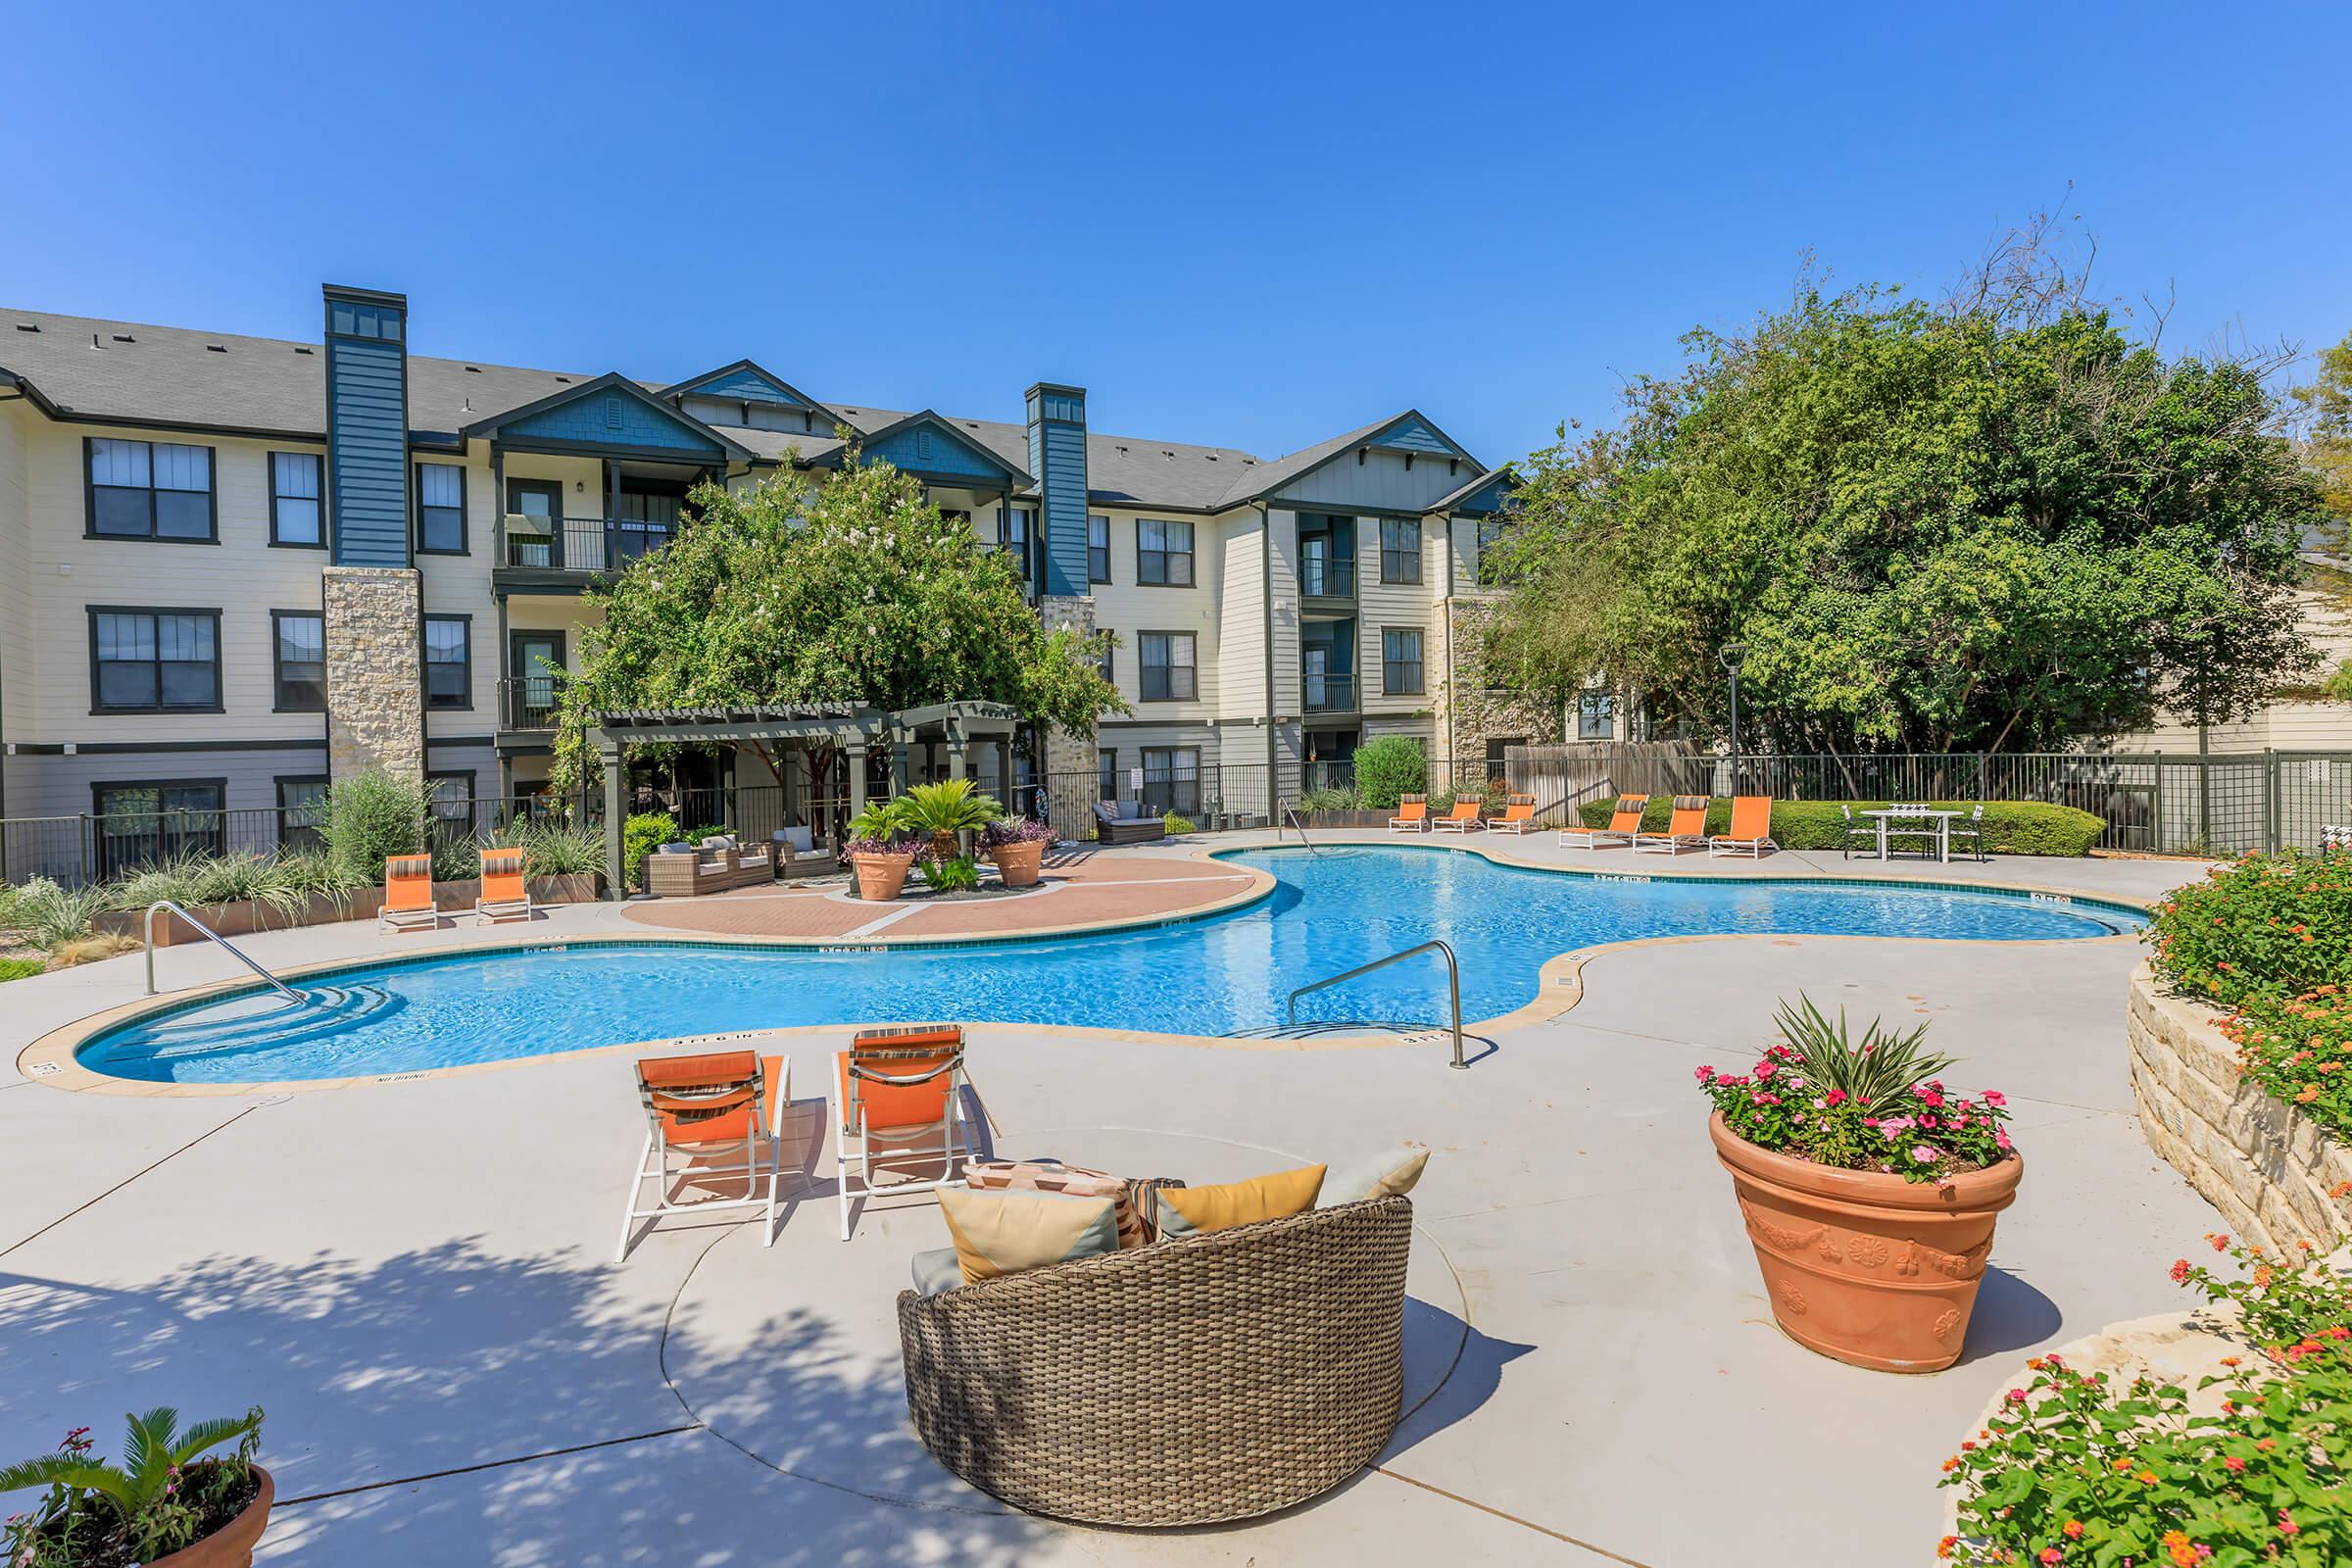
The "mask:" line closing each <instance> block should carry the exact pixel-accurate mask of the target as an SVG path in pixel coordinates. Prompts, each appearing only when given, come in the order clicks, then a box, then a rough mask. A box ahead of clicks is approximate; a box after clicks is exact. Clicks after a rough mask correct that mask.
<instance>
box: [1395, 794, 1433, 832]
mask: <svg viewBox="0 0 2352 1568" xmlns="http://www.w3.org/2000/svg"><path fill="white" fill-rule="evenodd" d="M1389 831H1390V832H1392V833H1426V832H1428V831H1429V797H1428V796H1426V795H1400V796H1398V797H1397V814H1396V815H1395V816H1392V817H1390V818H1389Z"/></svg>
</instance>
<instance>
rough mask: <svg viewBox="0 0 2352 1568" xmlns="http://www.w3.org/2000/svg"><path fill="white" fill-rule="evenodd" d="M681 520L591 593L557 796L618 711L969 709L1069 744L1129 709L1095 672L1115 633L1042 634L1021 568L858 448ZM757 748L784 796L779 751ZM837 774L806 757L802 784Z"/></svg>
mask: <svg viewBox="0 0 2352 1568" xmlns="http://www.w3.org/2000/svg"><path fill="white" fill-rule="evenodd" d="M686 511H687V518H686V522H685V525H684V526H682V527H681V528H680V529H679V530H678V533H677V536H676V537H675V538H674V539H672V540H671V541H670V543H669V544H668V545H667V546H665V547H664V548H663V549H662V550H661V551H660V552H658V553H656V554H653V555H650V556H647V557H645V558H644V559H643V560H640V561H637V562H634V563H632V564H630V565H629V567H628V569H627V570H625V571H624V572H622V573H621V574H620V576H619V577H617V578H616V579H614V581H613V585H612V586H611V588H609V589H608V590H606V591H604V592H601V593H595V594H591V595H590V596H589V600H588V603H589V604H590V606H591V607H592V608H594V609H596V610H599V611H601V612H602V613H603V617H604V618H603V624H602V625H601V626H597V627H595V628H593V629H592V630H590V631H589V632H588V633H587V634H586V635H585V636H584V637H583V638H582V643H581V651H580V668H579V671H578V673H577V674H576V675H574V676H572V677H571V678H569V679H567V680H565V681H564V687H563V691H562V694H561V697H560V703H561V707H562V711H563V716H562V717H561V718H560V719H559V721H558V734H559V735H560V736H561V737H562V741H561V744H560V746H559V751H558V762H557V778H558V781H559V783H560V784H569V783H572V782H576V780H577V779H578V777H579V773H578V771H577V770H578V769H579V768H581V767H583V766H585V765H589V764H588V760H587V759H586V758H585V757H584V756H583V754H582V746H583V740H582V736H583V732H584V730H585V729H586V727H587V726H589V725H592V724H594V723H595V715H596V714H597V713H598V712H600V711H607V710H613V709H631V708H635V709H665V708H723V707H749V706H754V705H759V704H779V703H793V702H843V703H857V704H861V705H864V706H867V707H872V708H879V709H887V710H893V711H896V710H900V709H907V708H919V707H922V706H924V705H926V704H930V703H941V702H954V701H958V700H963V699H974V700H980V701H988V702H999V703H1004V704H1006V705H1008V706H1010V707H1011V708H1013V709H1014V710H1016V711H1018V712H1019V713H1020V714H1021V716H1022V717H1023V718H1024V719H1025V720H1027V721H1029V722H1031V723H1034V724H1037V725H1041V726H1048V725H1050V726H1056V727H1059V728H1061V729H1064V730H1067V731H1071V732H1073V733H1088V732H1091V731H1092V729H1093V727H1094V721H1095V718H1096V715H1097V714H1098V713H1101V712H1103V711H1111V712H1119V713H1124V712H1126V711H1128V709H1127V706H1126V704H1125V703H1124V702H1123V701H1122V700H1121V699H1120V697H1119V694H1118V690H1117V688H1116V687H1114V686H1112V685H1111V684H1110V683H1109V682H1107V681H1105V680H1104V679H1103V677H1102V674H1101V673H1100V669H1099V666H1100V663H1101V659H1102V651H1103V646H1104V644H1105V642H1106V641H1107V640H1108V637H1109V634H1108V633H1101V634H1097V635H1096V636H1093V637H1087V636H1082V635H1080V634H1079V633H1077V632H1074V631H1069V630H1055V631H1047V630H1045V629H1044V628H1043V627H1041V626H1040V625H1039V623H1038V619H1037V615H1036V613H1034V612H1033V611H1032V610H1031V609H1030V608H1029V605H1028V603H1027V602H1026V600H1025V599H1024V598H1023V596H1022V592H1021V585H1020V581H1019V579H1018V578H1017V577H1016V576H1015V575H1014V572H1013V568H1012V565H1011V563H1010V562H1009V561H1007V560H1006V559H1005V557H1004V556H1002V555H1000V554H997V553H995V552H989V551H983V550H981V549H980V548H979V547H978V545H977V543H976V541H975V540H974V539H973V537H972V531H971V528H970V525H969V524H968V523H966V522H963V521H961V520H960V519H956V518H950V517H943V516H942V515H940V512H939V509H938V508H936V507H934V506H932V505H931V504H930V502H928V501H927V500H925V499H924V494H923V485H922V482H921V481H920V480H918V479H915V478H912V477H910V476H908V475H907V474H904V473H902V472H900V471H899V470H898V469H897V468H895V467H892V466H890V465H889V464H887V463H881V462H874V463H865V462H860V461H858V458H857V455H856V454H855V453H854V452H853V453H852V454H851V455H850V457H849V460H848V461H847V462H846V463H845V465H844V466H842V467H841V468H839V469H837V470H835V471H833V472H831V473H828V474H826V475H824V476H823V477H822V478H820V479H818V480H817V481H815V482H814V483H809V481H807V480H806V479H805V478H801V477H796V476H793V475H790V474H782V475H778V476H777V477H774V478H771V479H769V480H767V481H766V482H764V483H762V484H760V486H759V487H758V488H756V489H753V490H750V491H746V492H742V493H737V492H732V491H729V490H726V489H723V488H721V487H719V486H717V485H712V484H705V485H702V486H700V487H698V488H697V489H696V490H695V491H694V492H693V493H692V494H691V495H689V496H688V497H687V504H686ZM749 750H751V751H752V752H754V753H755V754H756V755H758V757H759V758H760V761H761V762H762V763H763V764H765V765H766V767H767V768H768V770H769V772H770V773H771V774H773V775H774V776H775V777H776V779H777V781H778V782H779V783H781V782H782V780H783V766H784V762H783V759H782V757H781V755H780V754H778V753H776V752H774V751H773V750H771V749H770V748H767V747H765V746H761V745H758V744H752V745H750V746H749ZM833 761H834V758H833V757H832V756H831V755H829V754H811V755H810V757H809V769H810V772H811V779H810V782H811V783H812V784H815V783H817V782H818V781H820V780H821V779H822V778H824V777H825V776H826V775H827V774H829V772H830V770H831V768H832V765H833Z"/></svg>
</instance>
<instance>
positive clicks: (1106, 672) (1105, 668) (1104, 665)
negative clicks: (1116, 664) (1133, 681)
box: [1095, 632, 1119, 686]
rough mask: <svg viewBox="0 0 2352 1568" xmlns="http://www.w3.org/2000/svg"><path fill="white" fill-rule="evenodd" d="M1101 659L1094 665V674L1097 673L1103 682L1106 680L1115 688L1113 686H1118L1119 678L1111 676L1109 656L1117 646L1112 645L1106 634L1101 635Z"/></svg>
mask: <svg viewBox="0 0 2352 1568" xmlns="http://www.w3.org/2000/svg"><path fill="white" fill-rule="evenodd" d="M1102 635H1103V657H1102V659H1101V660H1099V661H1098V662H1096V664H1095V670H1096V672H1097V673H1098V674H1100V675H1101V676H1102V677H1103V679H1104V680H1106V681H1109V682H1110V683H1111V684H1112V685H1114V686H1115V685H1117V684H1118V679H1119V677H1118V676H1117V675H1115V674H1113V673H1112V672H1111V663H1110V656H1111V652H1112V650H1113V649H1114V648H1115V647H1116V646H1117V645H1116V644H1114V643H1113V642H1112V641H1111V640H1110V634H1109V633H1108V632H1104V633H1103V634H1102Z"/></svg>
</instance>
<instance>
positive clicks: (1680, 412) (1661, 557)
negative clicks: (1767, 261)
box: [1491, 272, 2319, 752]
mask: <svg viewBox="0 0 2352 1568" xmlns="http://www.w3.org/2000/svg"><path fill="white" fill-rule="evenodd" d="M2018 281H2019V277H2018V275H2017V274H2011V275H2007V276H2005V277H2004V278H2002V279H1999V280H1994V279H1992V278H1991V277H1990V274H1989V272H1988V274H1987V279H1986V281H1985V286H1983V287H1980V288H1979V289H1978V290H1977V291H1976V292H1975V293H1974V294H1973V295H1971V296H1970V297H1968V298H1966V299H1963V300H1959V301H1955V302H1952V303H1947V304H1945V305H1943V306H1940V307H1932V306H1929V305H1926V304H1922V303H1918V302H1914V301H1909V300H1905V299H1903V298H1902V297H1900V295H1899V294H1897V293H1896V292H1895V291H1893V290H1888V289H1880V288H1862V289H1857V290H1853V291H1850V292H1845V293H1838V294H1832V293H1829V292H1827V291H1825V290H1824V289H1823V288H1821V287H1819V286H1817V285H1814V284H1811V283H1808V284H1805V285H1802V286H1800V288H1799V290H1798V292H1797V294H1796V296H1795V298H1794V300H1793V302H1792V303H1791V304H1790V305H1789V307H1788V308H1787V309H1786V310H1782V311H1778V312H1774V313H1771V314H1768V315H1766V316H1764V317H1762V318H1761V319H1758V320H1757V321H1756V322H1755V323H1754V324H1753V325H1752V326H1750V327H1748V328H1747V329H1745V330H1743V331H1739V332H1732V333H1720V332H1712V331H1698V332H1694V333H1692V334H1691V336H1689V337H1688V338H1686V339H1685V346H1686V348H1687V349H1688V350H1689V353H1690V360H1689V363H1688V364H1687V366H1686V367H1685V368H1684V370H1683V371H1682V373H1681V374H1679V375H1678V376H1676V377H1675V378H1673V379H1672V380H1651V379H1642V380H1640V381H1637V382H1636V383H1634V384H1633V385H1632V386H1631V387H1630V388H1629V389H1628V391H1627V395H1626V396H1627V408H1626V415H1625V417H1624V420H1623V422H1622V423H1620V424H1618V425H1617V426H1615V427H1612V428H1609V429H1605V430H1601V431H1599V432H1597V433H1594V434H1592V435H1589V436H1585V435H1578V436H1573V437H1572V435H1571V431H1570V428H1569V427H1568V426H1562V427H1561V430H1560V433H1559V441H1558V444H1556V445H1554V446H1553V447H1551V448H1549V449H1548V450H1546V451H1544V452H1539V453H1537V454H1536V455H1535V457H1534V459H1533V460H1532V462H1531V464H1530V465H1529V469H1530V473H1529V483H1528V486H1527V488H1526V489H1525V490H1524V491H1523V492H1522V493H1521V496H1520V510H1519V512H1518V515H1517V521H1516V523H1515V525H1514V526H1513V527H1512V528H1511V529H1510V530H1509V532H1508V533H1507V534H1506V536H1505V538H1504V540H1503V541H1502V542H1501V543H1500V544H1499V545H1498V546H1497V550H1498V552H1499V554H1498V559H1497V560H1496V562H1495V576H1496V580H1499V581H1503V582H1508V583H1510V584H1511V585H1512V589H1511V593H1510V595H1509V597H1508V599H1507V600H1506V602H1505V604H1504V606H1503V608H1502V611H1501V613H1499V615H1498V617H1497V626H1496V629H1495V637H1494V639H1493V643H1492V645H1491V647H1492V653H1491V658H1492V659H1493V660H1494V661H1495V662H1498V663H1499V664H1500V665H1501V666H1502V668H1503V670H1504V671H1505V672H1506V673H1507V674H1508V676H1509V678H1510V679H1512V680H1513V681H1514V682H1515V683H1517V684H1521V685H1524V686H1527V687H1530V688H1532V689H1534V690H1537V691H1540V692H1543V693H1544V694H1546V695H1548V696H1550V697H1553V698H1555V699H1557V700H1560V701H1566V700H1568V699H1569V698H1570V697H1571V696H1572V695H1573V694H1574V693H1575V692H1576V691H1577V690H1578V689H1579V688H1581V687H1582V686H1583V685H1584V684H1585V682H1586V681H1587V680H1588V679H1589V678H1590V677H1591V676H1593V675H1594V674H1596V673H1598V674H1603V675H1606V676H1607V677H1609V678H1610V680H1611V683H1612V684H1614V685H1619V686H1624V687H1627V688H1630V689H1632V690H1634V691H1636V692H1639V693H1640V694H1642V697H1643V699H1644V700H1645V702H1646V703H1647V705H1648V707H1649V711H1650V714H1651V717H1652V719H1653V721H1658V722H1662V723H1666V724H1679V726H1680V727H1681V728H1682V729H1683V730H1684V732H1685V733H1691V734H1695V735H1698V736H1702V737H1706V736H1712V735H1714V734H1716V733H1719V732H1720V731H1721V729H1722V728H1723V726H1724V719H1725V710H1726V708H1727V707H1728V703H1727V690H1726V687H1727V682H1726V680H1725V677H1724V673H1723V670H1722V668H1721V667H1720V665H1719V664H1718V662H1717V654H1718V651H1719V650H1720V649H1721V648H1722V647H1723V646H1724V645H1725V644H1727V643H1731V642H1740V643H1744V644H1745V645H1746V648H1747V659H1746V663H1745V667H1744V668H1743V669H1742V671H1741V675H1740V730H1741V735H1742V738H1743V741H1760V742H1768V743H1770V744H1773V745H1776V746H1778V747H1780V748H1781V749H1784V750H1789V751H1806V752H1819V751H1838V752H1850V751H1881V750H1912V751H1946V750H1960V751H1976V750H1985V751H2000V750H2021V751H2022V750H2034V749H2040V748H2046V747H2053V746H2058V745H2062V744H2065V743H2068V742H2073V741H2078V740H2081V739H2084V738H2090V737H2098V736H2108V735H2114V734H2118V733H2122V732H2126V731H2130V730H2133V729H2138V728H2142V727H2144V726H2146V725H2148V724H2149V723H2151V722H2152V721H2154V719H2155V718H2156V717H2157V715H2158V713H2159V711H2165V710H2169V711H2176V712H2180V713H2184V714H2202V715H2203V716H2204V717H2206V718H2207V719H2209V720H2211V721H2214V722H2220V721H2222V720H2224V719H2227V718H2230V717H2234V716H2238V715H2241V714H2243V713H2245V712H2246V711H2250V710H2251V709H2252V708H2254V707H2256V706H2258V705H2259V704H2260V703H2261V701H2262V700H2263V699H2264V698H2265V696H2266V695H2267V694H2268V693H2269V692H2270V691H2271V690H2272V689H2273V688H2274V687H2275V686H2277V685H2278V683H2279V681H2280V680H2281V679H2282V678H2285V677H2288V676H2291V675H2292V674H2294V673H2295V672H2298V671H2301V670H2305V669H2308V668H2309V667H2310V664H2311V662H2312V657H2313V656H2312V654H2311V651H2310V649H2309V648H2308V645H2307V644H2306V643H2305V641H2304V639H2303V637H2302V636H2301V634H2300V632H2299V631H2298V629H2297V625H2296V621H2297V607H2296V604H2295V602H2294V597H2293V587H2294V584H2295V583H2296V581H2297V580H2298V575H2299V568H2298V564H2297V562H2296V550H2297V547H2298V544H2299V542H2300V540H2301V537H2302V534H2303V531H2304V530H2305V528H2306V527H2308V526H2309V525H2310V524H2311V522H2312V521H2313V519H2314V518H2315V517H2316V516H2317V515H2318V511H2319V509H2318V491H2317V487H2316V486H2315V484H2314V483H2313V480H2312V477H2311V474H2310V472H2309V471H2308V470H2307V469H2306V468H2305V467H2304V466H2302V465H2300V464H2298V463H2297V461H2296V460H2295V457H2294V455H2293V453H2292V451H2291V449H2290V448H2289V446H2288V444H2287V443H2286V442H2285V441H2283V440H2282V439H2280V437H2279V433H2278V414H2279V410H2278V405H2277V404H2276V402H2275V400H2274V399H2273V398H2272V397H2271V395H2270V394H2269V393H2268V392H2267V391H2266V390H2265V386H2264V382H2263V373H2264V370H2265V368H2266V367H2264V366H2262V365H2260V364H2257V363H2254V362H2252V361H2239V360H2231V359H2196V358H2182V359H2167V358H2166V357H2164V356H2163V355H2162V354H2161V353H2160V352H2159V351H2158V349H2157V348H2156V347H2155V346H2154V345H2152V344H2149V343H2134V342H2132V341H2131V340H2129V339H2128V338H2127V336H2126V335H2125V333H2124V331H2123V330H2122V328H2121V327H2120V326H2119V324H2118V323H2117V321H2116V320H2115V319H2113V317H2112V316H2111V315H2110V314H2109V313H2107V312H2105V311H2102V310H2099V309H2095V308H2091V307H2087V306H2084V305H2082V303H2081V300H2080V289H2079V286H2078V287H2075V288H2073V289H2072V290H2071V291H2069V290H2068V289H2066V288H2064V287H2053V286H2040V287H2021V286H2017V284H2018ZM2076 281H2077V283H2078V284H2079V280H2076Z"/></svg>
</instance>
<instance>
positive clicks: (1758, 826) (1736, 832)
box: [1707, 795, 1781, 860]
mask: <svg viewBox="0 0 2352 1568" xmlns="http://www.w3.org/2000/svg"><path fill="white" fill-rule="evenodd" d="M1780 848H1781V847H1780V846H1779V845H1778V844H1775V843H1774V842H1773V841H1772V797H1771V796H1769V795H1739V796H1734V797H1733V799H1732V830H1731V831H1730V832H1729V833H1718V834H1716V835H1714V836H1713V837H1712V838H1709V839H1708V840H1707V853H1708V854H1709V855H1747V856H1753V857H1754V858H1757V859H1759V860H1760V859H1762V858H1764V852H1765V851H1766V850H1770V851H1772V852H1773V853H1774V854H1776V855H1777V854H1779V853H1780Z"/></svg>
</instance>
